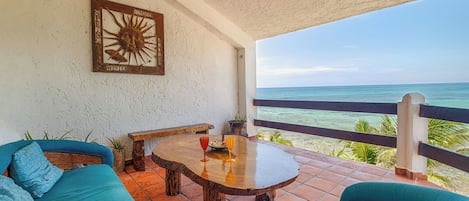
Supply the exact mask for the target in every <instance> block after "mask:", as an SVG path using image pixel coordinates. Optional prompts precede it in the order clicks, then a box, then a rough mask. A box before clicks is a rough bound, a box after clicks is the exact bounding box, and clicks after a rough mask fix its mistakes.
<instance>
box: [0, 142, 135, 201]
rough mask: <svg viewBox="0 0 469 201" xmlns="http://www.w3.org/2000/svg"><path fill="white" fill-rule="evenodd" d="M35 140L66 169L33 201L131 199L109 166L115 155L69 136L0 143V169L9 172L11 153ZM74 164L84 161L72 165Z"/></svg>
mask: <svg viewBox="0 0 469 201" xmlns="http://www.w3.org/2000/svg"><path fill="white" fill-rule="evenodd" d="M33 141H35V142H37V143H38V144H39V146H40V147H41V149H42V150H43V151H44V154H45V155H46V157H47V158H48V160H49V161H50V162H51V163H52V164H54V165H56V166H57V167H59V168H62V169H64V170H65V172H64V173H63V175H62V176H61V177H60V179H59V180H58V181H57V182H56V183H55V184H54V186H53V187H52V188H51V189H50V190H49V191H48V192H47V193H46V194H44V196H42V197H41V198H38V199H36V201H45V200H67V201H74V200H79V201H82V200H109V201H111V200H120V201H127V200H133V198H132V197H131V196H130V194H129V192H128V191H127V189H126V188H125V186H124V185H123V184H122V182H121V181H120V179H119V177H118V176H117V175H116V173H115V172H114V170H113V169H112V165H113V161H114V156H113V154H112V151H111V150H110V149H109V148H108V147H105V146H102V145H99V144H93V143H85V142H80V141H71V140H20V141H16V142H12V143H9V144H4V145H1V146H0V173H3V175H6V176H8V169H9V167H10V163H11V162H12V155H13V154H14V153H15V152H16V151H17V150H19V149H21V148H22V147H24V146H26V145H28V144H30V143H32V142H33ZM77 164H86V166H84V167H80V168H75V169H73V166H76V165H77Z"/></svg>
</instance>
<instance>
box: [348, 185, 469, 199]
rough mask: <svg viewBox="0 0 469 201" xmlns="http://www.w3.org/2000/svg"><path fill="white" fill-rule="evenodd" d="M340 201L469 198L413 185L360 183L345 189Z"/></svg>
mask: <svg viewBox="0 0 469 201" xmlns="http://www.w3.org/2000/svg"><path fill="white" fill-rule="evenodd" d="M340 201H469V198H468V197H465V196H462V195H459V194H456V193H452V192H449V191H444V190H439V189H434V188H428V187H423V186H417V185H411V184H404V183H394V182H360V183H356V184H353V185H350V186H348V187H347V188H345V190H344V192H343V193H342V195H341V197H340Z"/></svg>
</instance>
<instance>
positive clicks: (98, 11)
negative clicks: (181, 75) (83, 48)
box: [91, 0, 164, 75]
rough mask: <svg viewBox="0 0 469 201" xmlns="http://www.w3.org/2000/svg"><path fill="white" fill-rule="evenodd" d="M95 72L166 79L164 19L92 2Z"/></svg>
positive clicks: (118, 6)
mask: <svg viewBox="0 0 469 201" xmlns="http://www.w3.org/2000/svg"><path fill="white" fill-rule="evenodd" d="M91 19H92V29H93V30H92V34H93V38H92V45H93V71H94V72H115V73H133V74H150V75H164V27H163V15H162V14H160V13H156V12H152V11H148V10H143V9H139V8H135V7H131V6H127V5H123V4H118V3H114V2H111V1H107V0H91Z"/></svg>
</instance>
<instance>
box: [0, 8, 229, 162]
mask: <svg viewBox="0 0 469 201" xmlns="http://www.w3.org/2000/svg"><path fill="white" fill-rule="evenodd" d="M116 2H119V3H124V4H127V5H132V6H135V7H139V8H144V9H147V10H152V11H156V12H159V13H163V14H164V25H165V54H166V55H165V62H166V69H165V73H166V75H165V76H152V75H133V74H116V73H94V72H92V70H91V69H92V55H91V20H90V1H89V0H80V1H62V0H36V1H33V0H15V1H2V6H1V7H2V12H0V27H1V29H0V44H1V45H0V69H1V72H0V94H1V95H0V135H1V137H2V139H10V138H11V136H18V135H20V136H22V135H23V133H24V132H26V131H29V132H30V133H32V134H33V135H34V136H35V137H41V136H42V132H43V131H48V132H49V133H50V134H52V135H55V136H57V135H58V134H61V133H63V132H64V131H67V130H73V131H72V135H71V137H72V138H74V139H83V138H84V136H85V135H86V134H87V133H88V132H89V131H91V130H93V136H92V137H93V138H98V142H99V143H102V144H107V142H106V139H105V137H118V138H121V139H124V140H126V143H127V145H129V146H131V143H130V141H129V140H128V139H127V133H129V132H134V131H143V130H150V129H156V128H163V127H170V126H179V125H184V124H192V123H200V122H208V123H212V124H214V125H215V130H214V131H211V133H217V132H221V129H222V127H223V125H224V123H225V121H227V120H228V119H230V118H231V117H232V116H233V114H234V113H236V110H237V93H238V92H237V80H236V79H237V70H236V62H237V61H236V56H237V55H236V54H237V53H236V50H235V49H234V48H233V47H232V46H231V45H229V44H228V43H226V42H225V41H223V40H221V39H220V38H218V37H217V36H216V35H214V34H212V33H211V32H210V31H208V30H207V29H205V28H204V27H203V26H201V25H200V24H198V23H196V22H195V21H193V20H192V19H190V18H188V17H187V16H185V15H183V14H181V13H180V12H178V11H177V10H176V9H174V8H173V7H172V6H171V5H169V4H167V3H166V2H165V1H162V0H153V1H136V0H120V1H117V0H116ZM147 154H148V153H147ZM128 156H129V154H128V153H127V157H128Z"/></svg>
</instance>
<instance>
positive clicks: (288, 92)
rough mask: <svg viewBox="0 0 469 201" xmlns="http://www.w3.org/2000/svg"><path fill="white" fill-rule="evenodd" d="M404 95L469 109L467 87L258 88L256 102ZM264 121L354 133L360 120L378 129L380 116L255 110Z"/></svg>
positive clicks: (388, 99)
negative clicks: (414, 95)
mask: <svg viewBox="0 0 469 201" xmlns="http://www.w3.org/2000/svg"><path fill="white" fill-rule="evenodd" d="M407 93H420V94H422V95H423V96H424V97H425V100H426V103H427V104H429V105H435V106H444V107H455V108H465V109H469V83H443V84H438V83H435V84H399V85H363V86H326V87H285V88H258V89H257V98H258V99H269V100H310V101H343V102H374V103H397V102H400V101H401V100H402V97H403V96H404V95H405V94H407ZM257 112H258V114H257V117H258V118H259V119H263V120H272V121H280V122H287V123H296V124H301V125H311V126H319V127H325V128H333V129H341V130H354V127H355V124H356V123H357V122H358V121H359V120H362V119H363V120H367V121H368V122H370V123H372V125H375V126H379V125H377V124H378V123H379V122H380V121H381V118H382V117H383V115H382V114H368V113H352V112H334V111H320V110H302V109H284V108H269V107H258V110H257Z"/></svg>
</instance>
